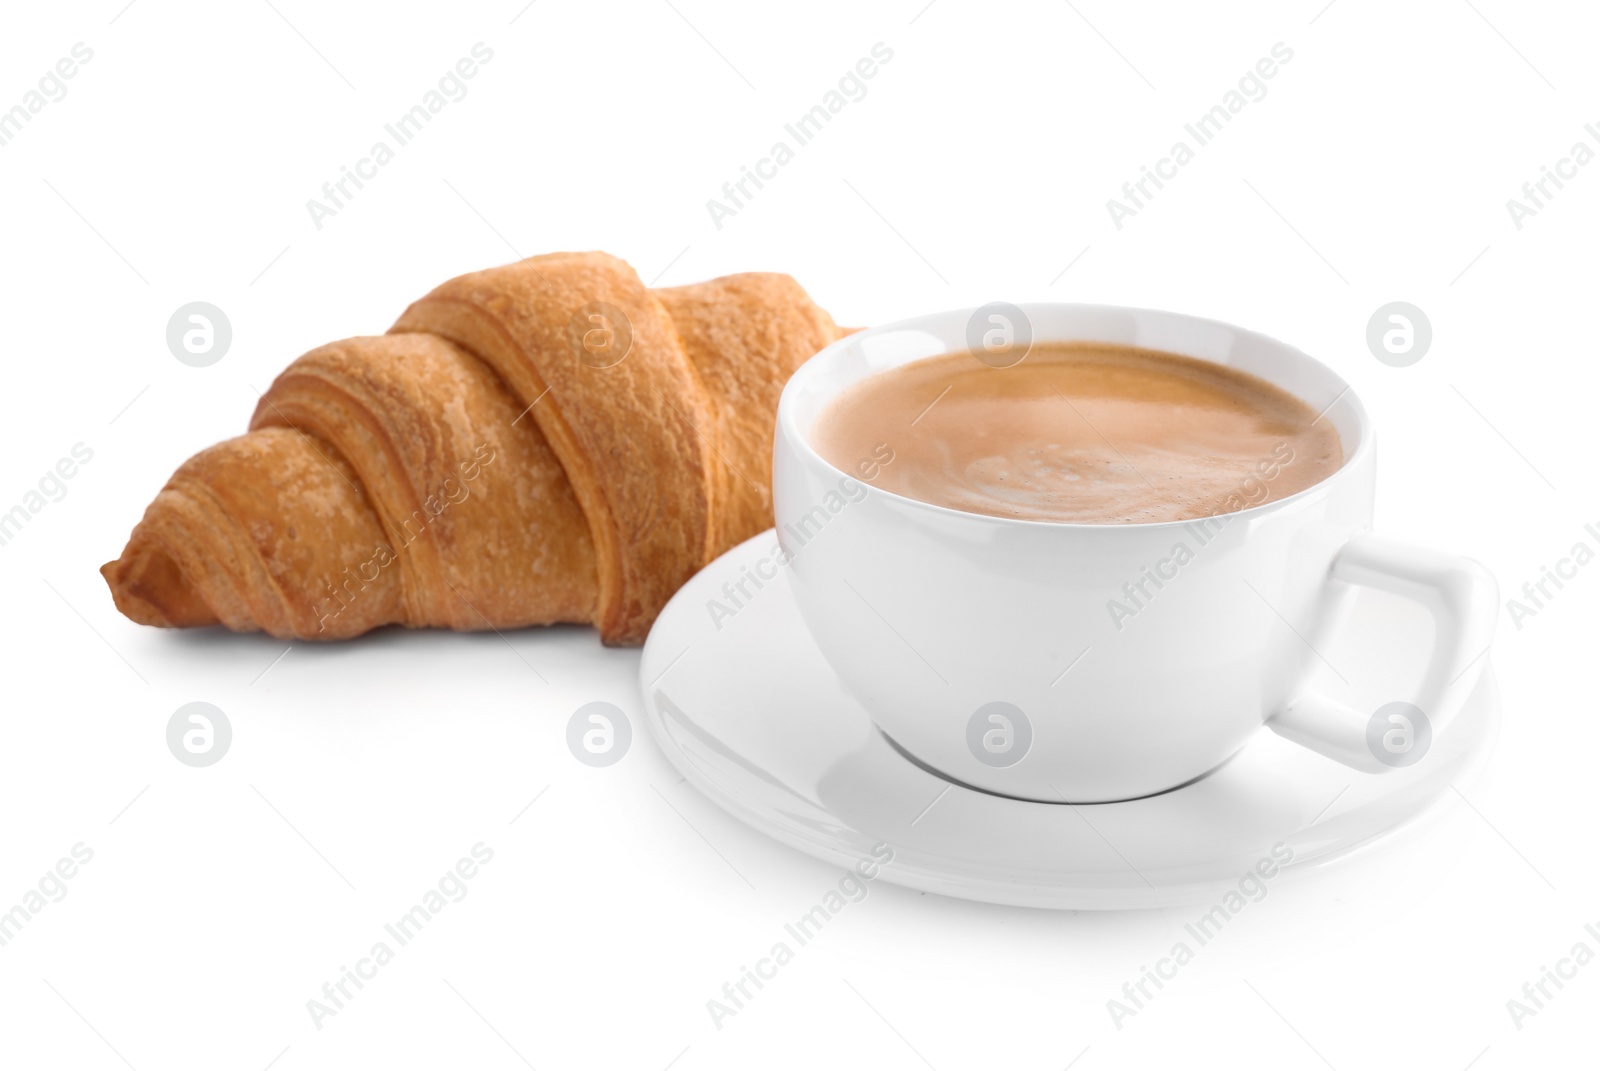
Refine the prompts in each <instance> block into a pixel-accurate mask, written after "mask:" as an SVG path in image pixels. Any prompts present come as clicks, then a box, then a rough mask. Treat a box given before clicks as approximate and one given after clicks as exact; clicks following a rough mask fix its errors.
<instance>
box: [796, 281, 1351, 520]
mask: <svg viewBox="0 0 1600 1071" xmlns="http://www.w3.org/2000/svg"><path fill="white" fill-rule="evenodd" d="M983 307H984V306H981V305H971V306H967V307H964V308H959V309H950V310H946V311H944V312H933V313H924V314H922V315H920V316H912V317H907V318H905V319H903V320H895V321H892V322H890V323H886V324H877V325H874V326H872V327H868V328H863V329H862V330H860V331H855V332H852V333H851V334H848V335H845V336H844V337H842V338H838V339H835V340H834V341H833V342H830V343H829V344H828V345H826V346H824V347H823V348H822V349H820V350H818V351H817V352H816V353H815V354H813V355H812V356H811V357H810V358H809V359H807V360H806V362H805V363H804V364H802V365H801V366H800V367H799V368H797V369H795V371H794V374H793V375H791V376H790V377H789V380H788V382H787V383H785V384H784V387H783V393H782V394H781V395H780V396H779V398H778V414H777V423H776V434H777V437H778V438H780V439H782V440H784V441H785V442H787V443H788V445H789V446H790V448H792V449H794V450H795V451H796V452H797V453H798V454H799V455H800V457H801V458H802V459H803V460H805V461H807V462H809V463H810V464H813V465H820V466H822V467H823V468H824V469H826V470H828V471H830V472H832V473H834V474H835V475H836V476H838V477H840V478H842V479H847V480H851V481H853V482H854V483H856V484H858V485H860V486H861V487H863V488H865V489H866V493H867V495H868V496H873V495H878V496H882V497H883V498H886V499H889V500H891V501H893V502H896V503H899V504H901V505H902V507H906V508H911V509H914V510H916V511H921V512H926V513H928V514H929V515H931V516H934V517H941V518H945V519H951V520H957V521H966V522H971V523H980V524H995V525H1000V526H1004V527H1022V528H1024V529H1042V530H1050V529H1060V530H1065V531H1080V530H1081V531H1097V532H1106V531H1115V530H1118V529H1139V530H1152V531H1154V530H1160V529H1163V528H1166V529H1177V528H1182V527H1183V526H1185V525H1191V524H1196V523H1199V522H1202V521H1206V520H1209V519H1211V518H1212V517H1230V518H1232V517H1246V516H1261V515H1264V514H1267V513H1270V512H1275V511H1281V510H1284V509H1288V508H1291V507H1292V506H1294V505H1296V504H1299V503H1303V502H1305V501H1306V500H1307V499H1309V498H1312V497H1314V496H1316V495H1320V494H1326V493H1327V489H1328V488H1329V487H1330V486H1331V485H1332V484H1333V482H1334V481H1335V480H1338V479H1339V478H1341V477H1342V476H1344V474H1345V473H1347V472H1350V471H1353V470H1354V469H1356V468H1357V467H1358V463H1359V462H1364V461H1365V460H1366V459H1367V457H1368V456H1369V455H1370V454H1371V453H1372V452H1373V450H1374V449H1375V442H1376V437H1375V435H1374V432H1373V427H1372V421H1371V419H1370V417H1369V416H1368V414H1367V409H1366V406H1365V405H1363V404H1362V402H1361V397H1360V396H1359V395H1358V394H1356V392H1355V388H1354V387H1353V386H1352V385H1351V384H1350V383H1349V381H1347V380H1346V379H1345V378H1344V377H1343V376H1341V375H1339V373H1337V372H1336V371H1334V370H1333V369H1332V368H1331V367H1329V366H1328V365H1327V364H1325V363H1323V362H1322V361H1319V360H1317V358H1315V357H1313V356H1311V355H1310V354H1309V353H1306V352H1305V351H1304V350H1301V349H1300V348H1298V347H1296V346H1291V345H1289V344H1288V343H1287V342H1283V341H1282V340H1280V339H1277V338H1274V337H1272V336H1271V335H1268V334H1265V333H1263V332H1260V331H1253V330H1251V329H1250V328H1247V327H1240V326H1239V325H1238V324H1233V323H1229V322H1227V321H1226V320H1218V319H1214V318H1212V317H1208V316H1194V315H1191V314H1189V313H1185V312H1173V311H1171V310H1167V309H1151V308H1143V307H1140V306H1135V305H1103V304H1095V303H1089V302H1069V301H1035V302H1026V303H1022V304H1020V305H1018V306H1017V307H1018V308H1020V309H1022V311H1023V312H1024V313H1029V314H1030V315H1029V319H1030V320H1031V319H1032V318H1033V317H1032V315H1031V311H1032V310H1035V309H1039V310H1044V309H1050V310H1055V311H1058V312H1059V311H1066V312H1069V313H1078V314H1084V315H1092V314H1106V313H1110V314H1122V315H1126V316H1129V317H1133V318H1156V319H1160V320H1165V321H1167V322H1168V323H1187V324H1193V325H1205V326H1208V327H1211V328H1221V329H1224V330H1226V331H1229V332H1231V333H1233V334H1234V335H1237V336H1240V337H1244V338H1248V339H1251V340H1253V341H1255V342H1257V343H1263V344H1265V345H1266V346H1268V347H1269V348H1273V349H1276V350H1277V351H1279V352H1281V353H1282V354H1283V355H1284V356H1285V357H1287V358H1289V359H1290V360H1296V361H1302V362H1305V363H1306V364H1309V365H1312V366H1314V367H1316V368H1317V369H1320V370H1321V372H1322V373H1324V374H1326V375H1327V376H1328V377H1330V378H1331V379H1332V380H1333V382H1334V383H1335V384H1337V385H1338V386H1339V387H1341V388H1342V389H1341V390H1340V391H1339V393H1338V395H1337V396H1336V397H1335V398H1334V400H1333V401H1332V402H1330V403H1328V406H1327V408H1326V409H1324V410H1323V412H1322V414H1321V415H1320V416H1319V417H1318V418H1317V419H1318V420H1321V419H1325V418H1326V417H1327V415H1328V413H1330V412H1331V411H1332V410H1333V408H1334V407H1335V406H1338V405H1340V404H1341V403H1343V404H1345V405H1347V406H1348V408H1349V411H1350V413H1351V415H1352V416H1353V417H1354V419H1355V422H1356V426H1357V428H1358V429H1359V431H1358V434H1357V436H1356V444H1355V448H1354V449H1353V450H1351V451H1350V452H1349V453H1348V454H1346V455H1345V458H1344V460H1343V462H1342V463H1341V464H1340V465H1339V467H1338V468H1337V469H1335V470H1334V471H1333V472H1331V473H1329V474H1328V475H1327V476H1324V477H1323V478H1322V479H1320V480H1318V481H1317V482H1316V483H1314V484H1312V485H1311V486H1309V487H1304V488H1301V489H1300V490H1299V491H1296V492H1295V493H1294V494H1292V495H1287V496H1285V497H1283V498H1278V499H1273V500H1271V501H1268V502H1262V503H1258V504H1257V505H1253V506H1246V507H1245V508H1244V509H1239V510H1231V511H1229V512H1227V513H1215V514H1208V515H1207V516H1205V517H1189V518H1185V519H1183V520H1172V521H1135V522H1131V523H1125V522H1103V523H1101V522H1088V521H1045V520H1036V519H1034V518H1028V517H1000V516H996V515H994V514H988V513H972V512H968V511H967V510H959V509H954V508H952V507H950V506H941V505H938V504H937V503H933V502H925V501H923V500H922V499H920V498H910V497H908V496H906V495H902V494H897V493H896V492H894V491H889V490H885V489H884V488H882V487H879V486H877V485H876V484H874V483H871V482H870V481H867V480H863V479H860V478H859V477H857V476H855V475H852V474H851V473H849V472H846V471H845V470H843V469H841V468H839V467H838V466H837V465H835V464H833V462H831V461H829V460H828V459H827V458H825V457H823V456H822V455H821V454H820V453H819V452H818V451H817V449H816V448H815V447H813V446H812V445H811V441H810V438H809V436H807V435H805V434H802V433H801V431H800V428H799V427H798V421H799V416H798V413H797V410H798V409H799V407H800V404H801V401H800V399H801V397H802V395H804V394H805V393H806V392H808V391H810V390H812V389H813V386H812V383H813V381H814V380H815V379H816V377H817V376H819V375H820V374H822V372H823V370H825V369H826V368H827V367H830V366H831V365H832V364H833V363H836V362H838V361H839V360H841V359H842V358H841V356H840V355H841V354H843V353H844V352H846V351H847V350H848V349H850V348H851V347H852V346H855V345H859V344H860V342H861V340H862V339H864V338H868V337H871V336H873V335H880V334H889V333H890V332H894V331H917V330H926V329H927V328H929V327H930V326H931V325H935V324H948V323H949V322H950V321H952V320H959V321H960V322H965V321H966V320H968V319H970V318H971V316H972V315H973V314H974V313H975V312H977V310H978V309H980V308H983ZM1040 341H1048V342H1074V341H1094V340H1088V339H1073V338H1048V339H1040V338H1034V339H1033V342H1040ZM959 352H962V350H961V349H960V348H952V349H947V350H945V351H943V352H942V353H937V354H927V355H923V356H920V357H911V358H907V359H906V360H903V361H899V362H897V363H896V364H894V365H892V366H891V367H895V368H898V367H902V366H903V365H906V364H912V363H915V362H916V361H919V360H931V359H932V358H934V357H941V356H946V355H948V354H950V353H959ZM1167 352H1173V353H1177V354H1178V355H1179V356H1185V357H1190V358H1191V359H1192V360H1197V361H1205V362H1206V363H1208V364H1222V362H1220V361H1215V360H1212V359H1210V358H1207V357H1198V356H1194V355H1192V354H1184V353H1181V352H1179V351H1177V350H1170V351H1167ZM1224 367H1231V366H1226V365H1224ZM887 370H888V369H884V371H887ZM1235 370H1236V371H1237V369H1235ZM1274 385H1275V386H1280V385H1278V384H1274ZM1280 389H1282V390H1289V388H1287V387H1282V386H1280ZM1289 393H1291V394H1293V395H1294V396H1295V397H1296V398H1298V399H1299V400H1300V401H1302V402H1304V401H1306V399H1305V398H1304V397H1302V396H1301V395H1300V394H1298V393H1296V392H1294V391H1289ZM837 396H838V392H834V394H833V396H832V397H837ZM831 400H832V398H829V399H828V400H827V401H831ZM827 401H825V402H824V403H823V404H827ZM1307 404H1310V403H1309V402H1308V403H1307ZM1313 423H1315V421H1313Z"/></svg>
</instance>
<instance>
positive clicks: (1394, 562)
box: [1267, 533, 1499, 773]
mask: <svg viewBox="0 0 1600 1071" xmlns="http://www.w3.org/2000/svg"><path fill="white" fill-rule="evenodd" d="M1328 578H1329V580H1330V581H1331V582H1335V583H1339V584H1347V585H1357V586H1362V587H1370V588H1377V589H1379V590H1381V591H1388V592H1393V593H1394V594H1396V595H1402V596H1405V597H1406V598H1408V599H1413V600H1415V601H1416V602H1419V603H1421V604H1422V605H1423V606H1426V607H1427V608H1428V609H1429V610H1430V611H1431V612H1432V613H1433V618H1434V622H1435V625H1436V630H1437V631H1436V633H1435V638H1434V648H1433V653H1432V657H1431V659H1430V664H1429V666H1428V672H1427V676H1426V677H1425V678H1424V679H1423V682H1422V687H1421V689H1420V690H1419V693H1418V695H1417V697H1416V699H1415V701H1414V702H1415V705H1416V707H1417V708H1418V709H1419V710H1421V711H1422V712H1423V714H1424V715H1425V716H1426V717H1427V719H1428V723H1429V725H1430V726H1431V728H1432V730H1433V732H1434V733H1435V734H1437V733H1439V732H1441V731H1442V730H1444V729H1445V728H1446V727H1447V726H1448V725H1449V724H1450V722H1451V720H1452V719H1454V717H1455V716H1456V714H1457V713H1458V712H1459V711H1460V710H1461V708H1462V706H1463V705H1464V704H1465V703H1466V701H1467V697H1468V696H1470V695H1471V694H1472V690H1473V688H1474V687H1475V686H1476V685H1477V683H1478V677H1479V675H1480V674H1481V673H1482V672H1483V661H1484V659H1483V656H1484V655H1485V654H1487V653H1488V649H1489V642H1490V640H1491V639H1493V637H1494V626H1495V618H1496V616H1497V614H1498V607H1499V590H1498V587H1497V586H1496V584H1495V580H1494V577H1493V576H1492V575H1491V574H1490V573H1489V571H1488V570H1487V569H1485V568H1484V567H1483V566H1482V565H1479V564H1478V563H1477V562H1475V561H1473V560H1471V559H1470V558H1462V557H1458V556H1457V555H1454V554H1446V553H1444V552H1442V551H1437V550H1430V549H1428V548H1425V547H1417V546H1412V545H1410V544H1407V543H1400V542H1396V541H1395V540H1392V539H1386V538H1384V537H1382V536H1376V535H1372V534H1370V533H1363V534H1361V535H1357V536H1355V537H1353V538H1352V539H1351V540H1350V541H1349V542H1348V543H1346V544H1345V545H1344V547H1343V548H1342V549H1341V550H1340V551H1339V554H1338V556H1337V557H1336V558H1335V559H1334V561H1333V566H1332V567H1331V568H1330V570H1329V573H1328ZM1322 634H1323V635H1326V634H1327V629H1326V628H1324V629H1323V630H1322ZM1369 720H1370V712H1367V713H1362V712H1361V711H1358V710H1355V709H1354V708H1352V707H1349V706H1346V705H1345V704H1343V703H1340V702H1339V701H1337V700H1335V699H1332V698H1330V697H1329V696H1326V695H1324V694H1322V693H1321V692H1318V691H1314V690H1311V689H1309V688H1305V687H1303V688H1302V691H1301V692H1300V694H1298V695H1297V696H1296V697H1295V698H1293V699H1291V700H1290V701H1289V703H1288V705H1287V706H1286V707H1284V709H1283V710H1281V711H1280V712H1278V713H1277V714H1275V715H1273V716H1272V717H1271V718H1269V719H1268V720H1267V725H1269V726H1270V727H1271V728H1272V730H1273V731H1274V732H1276V733H1277V734H1278V735H1279V736H1282V737H1285V738H1286V739H1289V740H1293V741H1294V742H1295V743H1297V744H1300V745H1302V746H1304V747H1308V748H1310V749H1311V750H1312V751H1316V752H1318V753H1320V754H1323V755H1326V756H1327V757H1328V758H1330V759H1334V760H1336V761H1338V762H1342V763H1344V764H1345V765H1346V766H1351V767H1354V768H1355V769H1358V770H1364V771H1366V772H1368V773H1387V772H1389V771H1390V770H1393V769H1394V768H1395V767H1394V766H1393V765H1390V764H1387V763H1384V762H1382V761H1380V760H1379V759H1378V757H1377V756H1376V755H1375V754H1374V753H1373V752H1372V750H1371V749H1370V748H1369V747H1368V745H1367V723H1368V721H1369Z"/></svg>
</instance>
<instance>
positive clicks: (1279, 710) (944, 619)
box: [773, 304, 1497, 803]
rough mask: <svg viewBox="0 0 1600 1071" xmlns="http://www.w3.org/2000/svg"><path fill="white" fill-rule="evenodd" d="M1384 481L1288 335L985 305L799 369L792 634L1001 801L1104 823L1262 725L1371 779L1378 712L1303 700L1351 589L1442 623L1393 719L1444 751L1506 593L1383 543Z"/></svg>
mask: <svg viewBox="0 0 1600 1071" xmlns="http://www.w3.org/2000/svg"><path fill="white" fill-rule="evenodd" d="M1374 466H1375V443H1374V436H1373V430H1372V426H1371V424H1370V422H1369V420H1368V417H1367V414H1366V411H1365V409H1364V408H1363V407H1362V405H1361V403H1360V401H1359V400H1358V399H1357V398H1356V396H1355V394H1354V393H1353V392H1352V391H1351V390H1350V387H1349V385H1348V384H1346V383H1344V382H1343V381H1342V380H1341V379H1340V378H1339V377H1338V376H1337V375H1335V374H1334V373H1333V372H1332V371H1331V370H1330V369H1328V368H1327V367H1326V366H1324V365H1322V364H1320V363H1318V362H1317V361H1315V360H1313V359H1312V358H1310V357H1308V356H1307V355H1305V354H1304V353H1301V352H1300V351H1298V350H1296V349H1294V348H1292V347H1290V346H1287V345H1284V344H1283V343H1281V342H1277V341H1275V340H1273V339H1270V338H1267V337H1266V336H1264V335H1260V334H1257V333H1255V332H1251V331H1246V330H1243V329H1241V328H1237V327H1232V326H1229V325H1227V324H1222V323H1218V322H1215V321H1211V320H1205V319H1200V318H1197V317H1192V316H1184V315H1180V314H1177V313H1170V312H1159V311H1150V310H1142V309H1124V308H1113V307H1106V306H1093V305H1065V304H1040V305H1025V306H1021V307H1017V306H1013V305H1004V304H996V305H991V306H985V307H983V308H981V309H978V310H970V309H969V310H960V311H955V312H948V313H938V314H934V315H931V316H923V317H919V318H916V319H912V320H906V321H902V322H900V323H895V324H889V325H886V326H882V327H876V328H871V329H869V330H866V331H861V332H858V333H856V334H854V335H850V336H848V337H846V338H844V339H841V340H840V341H838V342H836V343H834V344H833V345H831V346H829V347H828V348H827V349H824V350H823V351H821V352H820V353H818V354H817V355H816V356H815V357H813V358H812V359H811V360H810V361H809V362H807V363H806V364H805V365H804V366H803V367H801V368H800V370H799V371H798V372H796V373H795V375H794V376H793V377H792V378H791V379H790V381H789V383H788V385H787V387H786V388H785V389H784V392H783V396H782V400H781V401H780V403H779V407H778V419H777V435H776V443H775V448H774V458H773V500H774V513H775V519H776V522H777V534H778V540H779V543H780V546H781V547H782V548H783V551H784V553H785V554H786V556H787V557H788V561H789V566H790V569H789V575H790V586H791V589H792V590H793V592H794V595H795V599H796V601H797V603H798V605H799V607H800V610H801V613H802V615H803V616H804V618H805V621H806V623H807V625H808V627H809V628H810V630H811V633H812V635H813V636H814V638H815V640H816V642H817V645H818V646H819V647H820V648H821V650H822V653H823V655H824V656H825V657H826V658H827V660H828V662H829V664H830V665H831V666H832V667H833V669H834V670H835V671H836V672H837V673H838V675H839V677H840V679H841V681H842V682H843V683H844V685H845V687H846V688H848V689H849V690H850V692H851V693H853V694H854V696H855V697H856V698H857V699H858V700H859V701H860V702H861V703H862V704H863V706H864V707H865V708H866V710H867V711H868V712H869V713H870V715H871V717H872V718H873V720H874V721H875V723H876V724H877V726H878V727H879V728H880V729H881V730H882V731H883V732H884V734H885V735H886V736H888V738H889V739H890V740H891V741H892V742H893V743H894V745H895V746H896V747H897V748H899V749H900V750H901V751H902V752H903V753H904V754H905V755H907V757H909V758H910V759H911V760H913V761H915V762H917V763H919V764H921V765H923V766H925V767H927V768H928V769H930V770H932V771H933V772H935V773H938V774H940V775H942V776H943V777H945V778H947V779H949V780H953V781H956V782H959V783H963V784H966V785H969V786H972V787H975V788H978V789H982V790H985V791H988V792H993V793H997V794H1001V795H1006V796H1014V797H1018V798H1023V799H1032V800H1042V801H1048V802H1058V803H1059V802H1071V803H1095V802H1108V801H1114V800H1124V799H1133V798H1137V797H1140V796H1144V795H1150V794H1153V793H1157V792H1162V791H1165V790H1167V789H1171V788H1175V787H1177V786H1180V785H1182V784H1185V783H1187V782H1189V781H1191V780H1194V779H1195V778H1198V777H1201V776H1203V775H1204V774H1205V773H1207V772H1208V771H1210V770H1212V769H1214V768H1215V767H1216V766H1218V765H1219V764H1221V763H1222V762H1224V761H1226V760H1227V759H1228V758H1229V756H1231V755H1232V754H1233V753H1234V752H1236V751H1237V750H1239V748H1241V747H1242V746H1244V744H1245V743H1246V742H1247V741H1248V740H1249V738H1250V737H1251V736H1252V734H1254V733H1255V732H1256V731H1257V730H1258V729H1260V727H1261V726H1262V725H1263V724H1266V725H1268V726H1269V727H1271V728H1272V729H1274V730H1275V731H1277V732H1278V733H1280V734H1281V735H1283V736H1284V737H1287V738H1288V739H1290V740H1293V741H1295V742H1297V743H1300V744H1302V745H1304V746H1306V747H1309V748H1312V749H1314V750H1316V751H1318V752H1321V753H1323V754H1325V755H1327V756H1329V757H1330V758H1332V759H1334V760H1337V761H1339V762H1342V763H1345V764H1347V765H1350V766H1353V767H1355V768H1357V769H1362V770H1367V771H1371V772H1383V771H1387V770H1390V769H1393V768H1395V767H1397V766H1399V765H1404V764H1405V762H1406V761H1407V760H1406V759H1404V758H1400V759H1397V758H1396V757H1395V755H1394V754H1392V753H1389V752H1386V751H1385V750H1384V748H1383V747H1380V746H1377V745H1375V743H1374V737H1373V726H1374V724H1375V722H1374V716H1375V712H1374V711H1367V710H1356V709H1353V708H1350V707H1348V706H1346V705H1344V704H1343V703H1341V702H1339V701H1337V700H1335V699H1334V698H1332V697H1330V696H1328V695H1325V694H1323V693H1321V692H1319V691H1316V690H1314V689H1313V688H1312V687H1311V684H1310V682H1311V680H1312V678H1313V677H1314V675H1315V671H1316V669H1317V668H1318V667H1319V666H1320V665H1321V664H1322V662H1323V656H1322V654H1321V653H1320V652H1321V651H1322V650H1324V649H1325V648H1326V647H1327V646H1328V645H1329V644H1330V642H1331V640H1332V639H1333V638H1334V636H1335V635H1336V633H1337V630H1338V628H1339V627H1340V624H1341V620H1342V613H1343V611H1344V610H1345V609H1347V608H1348V605H1349V600H1350V598H1351V597H1352V596H1353V595H1354V593H1355V591H1356V589H1357V588H1358V587H1361V586H1370V587H1375V588H1381V589H1384V590H1387V591H1390V592H1394V593H1398V594H1400V595H1402V596H1405V597H1407V598H1410V599H1413V600H1416V601H1418V602H1420V603H1422V604H1423V605H1424V606H1426V607H1427V608H1428V609H1429V610H1430V611H1431V612H1432V614H1433V617H1434V620H1435V623H1436V626H1437V627H1436V630H1435V638H1434V646H1433V653H1432V657H1431V661H1430V664H1429V666H1428V667H1427V670H1426V673H1425V675H1424V679H1423V681H1422V684H1421V686H1420V687H1419V689H1418V691H1417V694H1416V695H1415V696H1414V697H1412V698H1411V699H1410V700H1409V701H1408V702H1407V704H1406V705H1405V709H1406V710H1407V711H1410V712H1412V714H1411V716H1410V718H1409V719H1407V720H1406V724H1407V726H1408V727H1409V729H1410V730H1411V731H1421V732H1424V733H1430V732H1431V733H1439V732H1442V731H1444V730H1446V729H1447V728H1448V726H1449V723H1450V721H1451V719H1452V717H1453V716H1454V715H1455V713H1456V712H1457V711H1458V710H1459V709H1460V707H1461V706H1462V704H1463V703H1464V702H1465V700H1466V698H1467V696H1468V695H1469V694H1470V693H1471V691H1472V689H1473V687H1474V685H1475V684H1476V680H1477V676H1478V672H1479V670H1480V669H1481V666H1482V663H1483V656H1484V655H1485V654H1486V652H1487V649H1488V646H1489V641H1490V639H1491V637H1492V635H1493V629H1494V621H1495V614H1496V606H1497V601H1496V600H1497V595H1496V589H1495V584H1494V580H1493V578H1492V577H1491V576H1490V575H1489V574H1488V573H1487V572H1486V571H1485V570H1484V569H1483V568H1482V567H1481V566H1479V565H1478V564H1476V563H1475V562H1472V561H1470V560H1468V559H1464V558H1459V557H1456V556H1454V555H1449V554H1445V553H1441V552H1437V551H1432V550H1427V549H1422V548H1417V547H1412V546H1408V545H1405V544H1401V543H1396V542H1394V541H1391V540H1387V539H1384V538H1381V537H1379V536H1375V535H1373V534H1371V533H1370V531H1369V529H1370V527H1371V522H1372V506H1373V486H1374V484H1373V477H1374ZM1397 698H1399V697H1397ZM1418 723H1420V724H1418ZM1408 739H1409V738H1408ZM1417 757H1419V758H1420V757H1421V756H1420V755H1419V756H1417Z"/></svg>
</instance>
